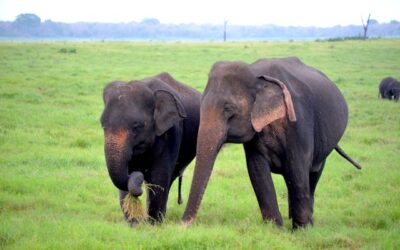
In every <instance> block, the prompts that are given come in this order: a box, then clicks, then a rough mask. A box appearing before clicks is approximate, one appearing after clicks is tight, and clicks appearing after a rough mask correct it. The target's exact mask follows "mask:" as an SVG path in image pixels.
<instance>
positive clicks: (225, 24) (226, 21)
mask: <svg viewBox="0 0 400 250" xmlns="http://www.w3.org/2000/svg"><path fill="white" fill-rule="evenodd" d="M227 25H228V20H224V42H226V26H227Z"/></svg>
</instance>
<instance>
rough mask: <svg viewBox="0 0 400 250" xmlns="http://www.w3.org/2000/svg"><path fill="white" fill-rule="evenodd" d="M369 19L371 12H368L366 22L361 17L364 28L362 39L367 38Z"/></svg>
mask: <svg viewBox="0 0 400 250" xmlns="http://www.w3.org/2000/svg"><path fill="white" fill-rule="evenodd" d="M370 19H371V13H369V15H368V19H367V22H366V23H364V19H363V18H362V17H361V22H362V25H363V29H364V40H366V39H367V32H368V25H369V20H370Z"/></svg>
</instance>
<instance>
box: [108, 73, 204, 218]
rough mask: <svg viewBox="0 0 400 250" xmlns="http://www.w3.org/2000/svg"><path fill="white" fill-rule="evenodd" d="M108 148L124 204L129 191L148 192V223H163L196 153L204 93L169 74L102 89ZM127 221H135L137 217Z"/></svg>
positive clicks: (111, 171)
mask: <svg viewBox="0 0 400 250" xmlns="http://www.w3.org/2000/svg"><path fill="white" fill-rule="evenodd" d="M103 100H104V110H103V113H102V115H101V118H100V122H101V126H102V128H103V130H104V152H105V159H106V164H107V169H108V173H109V176H110V178H111V181H112V183H113V184H114V185H115V187H117V188H118V189H119V192H120V205H121V208H122V202H123V198H124V197H125V196H126V195H127V194H128V192H130V193H131V194H132V195H134V196H137V197H138V196H140V195H142V193H143V191H142V189H141V185H142V183H143V182H144V181H145V182H146V183H148V184H151V191H149V192H148V193H147V210H148V217H149V222H150V223H153V224H155V223H162V221H163V218H164V216H165V213H166V204H167V201H168V194H169V190H170V187H171V185H172V183H173V182H174V180H175V179H176V178H177V177H180V178H179V201H178V203H181V195H180V188H181V182H182V173H183V171H184V170H185V168H186V167H187V166H188V164H189V163H190V162H191V161H192V160H193V158H194V156H195V153H196V144H197V132H198V128H199V120H200V100H201V94H200V92H198V91H196V90H195V89H193V88H191V87H188V86H186V85H184V84H182V83H180V82H178V81H176V80H175V79H174V78H172V76H171V75H169V74H168V73H161V74H159V75H156V76H153V77H148V78H145V79H142V80H136V81H130V82H123V81H114V82H111V83H109V84H108V85H107V86H106V87H105V88H104V91H103ZM124 217H125V220H126V221H127V222H128V223H132V224H136V223H137V221H129V220H128V217H127V215H126V214H124Z"/></svg>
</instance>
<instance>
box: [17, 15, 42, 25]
mask: <svg viewBox="0 0 400 250" xmlns="http://www.w3.org/2000/svg"><path fill="white" fill-rule="evenodd" d="M40 22H41V20H40V17H38V16H37V15H35V14H31V13H25V14H19V15H18V16H17V18H16V19H15V21H14V23H15V24H16V25H17V27H19V28H23V29H32V28H38V27H39V26H40Z"/></svg>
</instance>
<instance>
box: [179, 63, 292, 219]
mask: <svg viewBox="0 0 400 250" xmlns="http://www.w3.org/2000/svg"><path fill="white" fill-rule="evenodd" d="M284 118H288V119H289V120H291V121H295V120H296V115H295V112H294V108H293V103H292V98H291V95H290V93H289V91H288V89H287V87H286V86H285V84H283V83H282V82H281V81H279V80H277V79H275V78H272V77H269V76H266V75H265V76H257V75H256V74H255V73H254V72H253V71H252V70H251V67H250V66H249V65H247V64H245V63H241V62H219V63H216V64H215V65H214V66H213V68H212V69H211V72H210V74H209V79H208V83H207V86H206V88H205V91H204V94H203V98H202V101H201V110H200V128H199V133H198V140H197V151H196V164H195V169H194V174H193V181H192V186H191V189H190V195H189V201H188V204H187V207H186V210H185V213H184V215H183V217H182V221H183V223H185V224H190V223H191V222H192V221H193V220H194V218H195V217H196V214H197V210H198V208H199V206H200V202H201V200H202V197H203V194H204V191H205V189H206V186H207V183H208V180H209V177H210V175H211V172H212V169H213V165H214V162H215V159H216V156H217V154H218V152H219V150H220V148H221V146H222V145H223V144H224V143H225V142H232V143H244V142H248V141H250V140H251V139H252V138H253V137H254V136H255V134H256V133H257V132H260V131H261V130H262V129H263V128H264V127H265V126H267V125H268V124H270V123H272V122H274V121H277V120H280V119H284Z"/></svg>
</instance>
